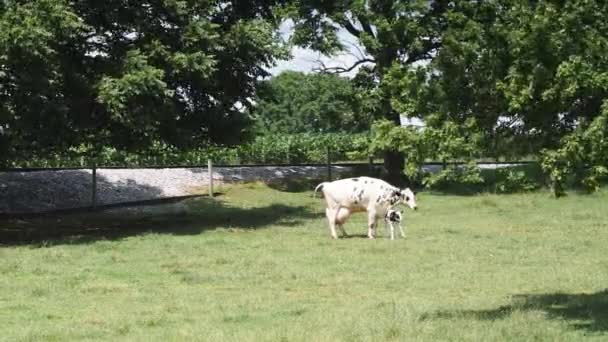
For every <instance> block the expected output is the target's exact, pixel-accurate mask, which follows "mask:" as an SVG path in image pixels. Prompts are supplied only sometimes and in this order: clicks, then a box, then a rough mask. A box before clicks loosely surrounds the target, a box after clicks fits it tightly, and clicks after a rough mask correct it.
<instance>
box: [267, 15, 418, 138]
mask: <svg viewBox="0 0 608 342" xmlns="http://www.w3.org/2000/svg"><path fill="white" fill-rule="evenodd" d="M279 30H280V32H281V36H282V37H283V39H288V38H289V36H290V35H291V32H293V22H291V21H286V22H283V24H281V27H280V28H279ZM338 38H340V41H341V42H342V43H343V44H344V45H345V46H346V47H347V50H348V51H347V52H345V53H341V54H338V55H335V56H325V55H322V54H320V53H318V52H315V51H313V50H311V49H304V48H300V47H294V48H292V49H291V55H292V58H291V59H289V60H285V61H279V62H278V63H277V65H276V66H274V67H273V68H270V69H269V71H270V73H271V74H272V76H276V75H278V74H280V73H281V72H283V71H286V70H292V71H301V72H313V71H314V69H315V68H318V67H319V66H320V64H319V60H321V61H322V62H323V64H324V65H325V66H326V67H344V68H348V67H350V66H352V65H353V64H354V63H355V62H356V61H358V60H359V59H362V58H364V57H366V56H365V51H364V49H363V47H362V46H361V45H360V44H359V40H358V39H357V38H356V37H355V36H353V35H351V34H350V33H348V31H346V30H345V29H340V30H339V31H338ZM359 67H360V65H359V66H357V68H355V69H353V70H351V71H350V72H347V73H343V74H341V75H342V76H347V77H354V76H355V75H356V74H357V71H358V70H359ZM401 124H402V125H404V126H418V127H422V126H424V122H423V121H422V120H420V119H419V118H415V117H414V118H407V117H405V116H401Z"/></svg>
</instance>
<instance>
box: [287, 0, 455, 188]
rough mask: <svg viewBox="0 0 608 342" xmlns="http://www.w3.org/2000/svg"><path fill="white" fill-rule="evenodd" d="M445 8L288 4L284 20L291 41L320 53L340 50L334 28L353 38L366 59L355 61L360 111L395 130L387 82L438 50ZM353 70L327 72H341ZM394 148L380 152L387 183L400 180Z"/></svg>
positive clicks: (344, 1)
mask: <svg viewBox="0 0 608 342" xmlns="http://www.w3.org/2000/svg"><path fill="white" fill-rule="evenodd" d="M448 7H449V4H448V3H447V2H443V1H432V2H430V3H429V2H428V1H425V0H415V1H360V0H340V1H311V0H296V1H292V2H291V5H290V6H288V7H287V10H286V11H285V15H286V16H287V17H289V18H291V19H293V21H294V23H295V33H294V35H293V36H292V42H293V43H294V44H297V45H300V46H306V47H311V48H313V49H315V50H318V51H321V52H323V53H328V54H331V53H334V52H337V51H340V50H345V49H347V48H348V47H347V46H344V44H342V43H341V42H340V41H339V40H338V39H337V32H338V30H339V29H343V30H345V31H347V32H348V33H349V34H351V35H352V36H354V37H356V38H357V39H358V41H359V43H360V45H361V46H362V47H363V50H364V53H365V55H366V56H365V57H366V58H365V59H361V60H360V61H359V63H360V65H362V66H363V67H362V68H360V72H359V75H357V77H355V83H356V84H357V85H358V87H359V89H361V90H360V95H361V96H360V99H359V101H360V103H361V108H363V109H364V111H365V112H367V113H369V114H370V115H371V117H373V118H374V119H385V120H388V122H391V123H392V125H393V126H398V124H399V115H400V113H399V112H398V110H396V108H395V107H394V106H393V104H392V101H391V100H392V99H393V98H394V97H395V93H394V92H393V91H392V89H393V88H394V85H393V84H392V82H390V81H389V80H388V79H387V77H386V76H387V74H388V73H389V70H390V69H391V67H392V66H393V65H400V66H403V67H404V68H408V67H410V66H411V65H412V64H414V63H416V62H420V61H428V60H431V59H432V56H433V55H434V54H435V53H436V52H437V49H438V48H439V47H440V46H441V39H440V36H441V32H442V31H443V30H444V29H445V17H444V14H445V13H446V12H448V10H449V9H448ZM354 67H355V66H354V65H353V66H352V67H351V66H346V67H345V68H342V69H340V68H338V69H329V70H326V71H327V72H346V71H348V70H351V68H354ZM393 146H394V145H388V146H387V148H386V149H385V150H384V151H383V152H382V153H383V154H384V157H385V161H386V166H387V168H388V172H389V175H390V178H399V175H400V174H401V171H402V168H403V165H402V162H401V160H400V159H401V158H400V155H399V154H398V153H396V152H398V151H397V150H396V147H395V148H393Z"/></svg>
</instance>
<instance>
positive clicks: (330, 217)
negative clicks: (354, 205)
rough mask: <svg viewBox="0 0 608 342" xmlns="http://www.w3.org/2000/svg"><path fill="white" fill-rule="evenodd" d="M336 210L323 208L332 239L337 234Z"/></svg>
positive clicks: (336, 236)
mask: <svg viewBox="0 0 608 342" xmlns="http://www.w3.org/2000/svg"><path fill="white" fill-rule="evenodd" d="M336 210H337V209H330V208H325V216H327V221H328V222H329V233H330V234H331V237H332V238H334V239H337V238H338V234H336V214H335V211H336Z"/></svg>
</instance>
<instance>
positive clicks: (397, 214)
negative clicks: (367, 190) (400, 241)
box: [384, 209, 405, 240]
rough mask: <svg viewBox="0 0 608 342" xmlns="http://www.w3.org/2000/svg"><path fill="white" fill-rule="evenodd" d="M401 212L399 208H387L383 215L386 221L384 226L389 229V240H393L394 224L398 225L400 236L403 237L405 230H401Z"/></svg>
mask: <svg viewBox="0 0 608 342" xmlns="http://www.w3.org/2000/svg"><path fill="white" fill-rule="evenodd" d="M402 218H403V216H402V212H401V210H394V209H389V210H388V211H387V212H386V215H385V216H384V221H386V228H387V229H390V231H389V233H390V236H391V240H395V224H397V225H398V226H399V230H400V231H401V237H402V238H404V237H405V232H403V227H402V226H401V220H402Z"/></svg>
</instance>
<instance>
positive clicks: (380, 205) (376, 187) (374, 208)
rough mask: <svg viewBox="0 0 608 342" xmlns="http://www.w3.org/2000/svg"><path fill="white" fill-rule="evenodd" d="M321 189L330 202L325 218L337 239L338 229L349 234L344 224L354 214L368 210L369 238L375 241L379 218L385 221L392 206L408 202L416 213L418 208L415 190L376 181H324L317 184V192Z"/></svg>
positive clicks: (365, 178)
mask: <svg viewBox="0 0 608 342" xmlns="http://www.w3.org/2000/svg"><path fill="white" fill-rule="evenodd" d="M319 190H321V191H322V192H323V195H324V197H325V201H326V202H327V207H326V208H325V215H326V216H327V220H328V221H329V230H330V233H331V237H332V238H334V239H336V238H338V235H337V234H336V226H338V228H339V229H340V231H341V232H342V234H343V235H346V232H345V231H344V227H343V225H344V223H345V222H346V220H347V219H348V217H349V216H350V215H351V214H352V213H355V212H361V211H367V224H368V230H367V236H368V237H369V238H370V239H373V238H374V237H375V230H376V226H377V222H378V219H383V218H385V216H386V213H387V212H388V210H389V209H391V208H392V207H393V206H395V205H397V204H399V203H405V204H407V205H408V206H409V207H410V208H412V209H414V210H416V209H417V208H418V207H417V205H416V198H415V196H414V193H413V192H412V190H410V189H409V188H405V189H399V188H397V187H394V186H392V185H390V184H389V183H387V182H385V181H383V180H381V179H377V178H371V177H357V178H346V179H340V180H337V181H333V182H323V183H321V184H319V185H317V187H316V188H315V193H316V192H317V191H319Z"/></svg>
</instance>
